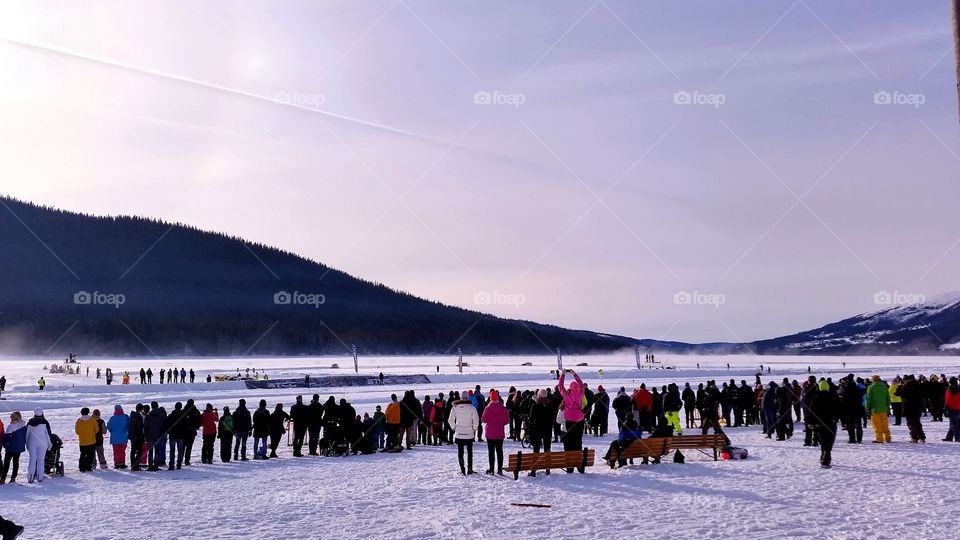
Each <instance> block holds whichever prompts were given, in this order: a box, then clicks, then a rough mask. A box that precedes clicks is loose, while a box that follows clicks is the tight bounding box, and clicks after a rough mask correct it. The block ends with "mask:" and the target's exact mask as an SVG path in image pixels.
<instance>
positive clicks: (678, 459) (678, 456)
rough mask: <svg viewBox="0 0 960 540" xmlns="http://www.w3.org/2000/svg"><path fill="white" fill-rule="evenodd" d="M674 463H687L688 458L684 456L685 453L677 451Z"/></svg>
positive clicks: (674, 454) (674, 455)
mask: <svg viewBox="0 0 960 540" xmlns="http://www.w3.org/2000/svg"><path fill="white" fill-rule="evenodd" d="M673 462H674V463H685V462H686V458H685V457H684V456H683V452H681V451H679V450H677V451H676V452H674V453H673Z"/></svg>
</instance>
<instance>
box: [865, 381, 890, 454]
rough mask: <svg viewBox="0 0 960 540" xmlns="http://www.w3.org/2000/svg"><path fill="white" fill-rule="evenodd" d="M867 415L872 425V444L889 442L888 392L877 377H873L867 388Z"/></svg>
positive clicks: (884, 384)
mask: <svg viewBox="0 0 960 540" xmlns="http://www.w3.org/2000/svg"><path fill="white" fill-rule="evenodd" d="M866 409H867V413H868V414H869V415H870V422H871V423H872V424H873V433H874V440H873V442H874V443H888V442H890V440H891V437H890V427H889V425H888V423H887V417H888V416H889V415H890V392H889V390H888V389H887V385H886V383H884V382H883V381H882V380H880V376H879V375H874V376H873V382H872V383H871V384H870V386H869V387H868V388H867V402H866Z"/></svg>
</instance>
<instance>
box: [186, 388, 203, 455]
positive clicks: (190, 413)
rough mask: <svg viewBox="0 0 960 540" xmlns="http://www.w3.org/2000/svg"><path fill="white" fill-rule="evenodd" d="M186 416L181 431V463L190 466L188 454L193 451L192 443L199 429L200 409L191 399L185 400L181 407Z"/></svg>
mask: <svg viewBox="0 0 960 540" xmlns="http://www.w3.org/2000/svg"><path fill="white" fill-rule="evenodd" d="M183 414H184V416H185V417H186V424H187V425H186V430H185V431H184V433H183V464H184V465H186V466H187V467H189V466H190V455H191V454H192V453H193V443H194V441H196V440H197V430H198V429H200V411H199V410H197V406H196V405H194V403H193V400H192V399H188V400H187V406H186V407H184V409H183Z"/></svg>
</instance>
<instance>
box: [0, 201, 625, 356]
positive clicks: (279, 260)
mask: <svg viewBox="0 0 960 540" xmlns="http://www.w3.org/2000/svg"><path fill="white" fill-rule="evenodd" d="M0 206H2V207H0V348H2V349H3V351H4V352H6V353H19V354H44V353H47V352H48V349H50V348H51V347H53V348H52V349H50V350H49V354H65V353H66V352H69V351H72V352H75V353H78V354H82V355H90V354H116V355H125V354H129V355H144V354H151V353H152V354H157V355H161V354H162V355H178V354H182V355H187V354H190V355H241V354H259V355H292V354H339V353H346V352H347V347H349V346H350V345H352V344H356V345H357V347H358V350H359V352H360V353H361V354H453V353H455V352H456V348H457V347H462V348H463V350H464V352H465V354H475V353H484V354H504V353H514V354H522V353H537V354H544V353H547V352H548V351H550V350H552V349H553V348H556V347H560V348H561V349H562V350H564V351H566V352H569V353H585V352H591V351H610V350H615V349H619V348H622V347H629V346H632V345H633V344H634V343H635V342H634V341H633V340H631V339H629V338H624V337H619V336H606V335H600V334H596V333H593V332H587V331H575V330H566V329H562V328H558V327H555V326H548V325H541V324H536V323H532V322H521V321H514V320H507V319H501V318H498V317H494V316H491V315H485V314H481V313H478V312H473V311H468V310H465V309H460V308H454V307H449V306H445V305H442V304H440V303H437V302H431V301H428V300H424V299H422V298H417V297H415V296H413V295H410V294H406V293H403V292H399V291H395V290H393V289H390V288H388V287H386V286H384V285H382V284H378V283H371V282H367V281H363V280H360V279H357V278H354V277H352V276H350V275H347V274H345V273H343V272H340V271H338V270H335V269H332V268H329V267H327V266H325V265H323V264H320V263H317V262H315V261H311V260H308V259H304V258H302V257H299V256H297V255H294V254H292V253H287V252H284V251H281V250H277V249H274V248H271V247H268V246H264V245H259V244H252V243H247V242H244V241H243V240H241V239H239V238H234V237H229V236H226V235H223V234H218V233H210V232H205V231H201V230H198V229H196V228H193V227H189V226H185V225H180V224H175V225H174V224H168V223H164V222H160V221H156V220H151V219H145V218H139V217H96V216H87V215H81V214H76V213H71V212H65V211H61V210H57V209H52V208H46V207H40V206H36V205H33V204H29V203H24V202H20V201H16V200H14V199H10V198H0ZM138 261H139V262H138ZM281 291H284V292H287V293H294V292H297V293H300V294H301V295H303V296H301V297H300V298H299V300H302V302H303V303H299V304H298V303H297V300H293V301H292V302H291V303H290V304H284V303H280V304H278V303H276V302H275V296H276V295H277V293H279V292H281ZM81 292H86V293H89V294H90V295H93V293H99V294H100V295H101V296H99V297H97V298H94V299H90V298H89V297H87V299H88V300H90V303H84V300H85V299H84V298H80V299H79V303H77V300H76V299H75V295H77V294H78V293H81ZM110 295H114V296H110ZM117 295H122V297H120V296H117ZM306 295H322V303H321V302H320V301H319V298H320V297H319V296H315V297H309V296H306ZM120 298H122V300H118V299H120ZM98 302H101V303H98ZM71 327H73V328H72V330H70V331H69V332H68V331H67V330H68V329H70V328H71ZM471 327H472V330H471ZM468 330H469V331H468ZM58 340H59V341H58Z"/></svg>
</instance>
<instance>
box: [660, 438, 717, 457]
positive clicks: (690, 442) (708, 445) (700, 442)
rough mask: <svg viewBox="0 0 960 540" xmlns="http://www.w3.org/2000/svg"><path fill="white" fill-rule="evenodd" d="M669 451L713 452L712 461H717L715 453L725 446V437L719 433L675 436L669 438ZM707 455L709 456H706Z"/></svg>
mask: <svg viewBox="0 0 960 540" xmlns="http://www.w3.org/2000/svg"><path fill="white" fill-rule="evenodd" d="M669 441H670V443H669V446H670V450H699V451H701V452H703V450H704V449H707V450H713V460H714V461H716V460H717V452H718V451H719V450H720V449H721V448H723V447H724V446H726V445H727V439H726V437H725V436H724V435H723V434H721V433H714V434H712V435H677V436H675V437H670V438H669ZM703 453H705V454H706V452H703ZM707 455H709V454H707Z"/></svg>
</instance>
